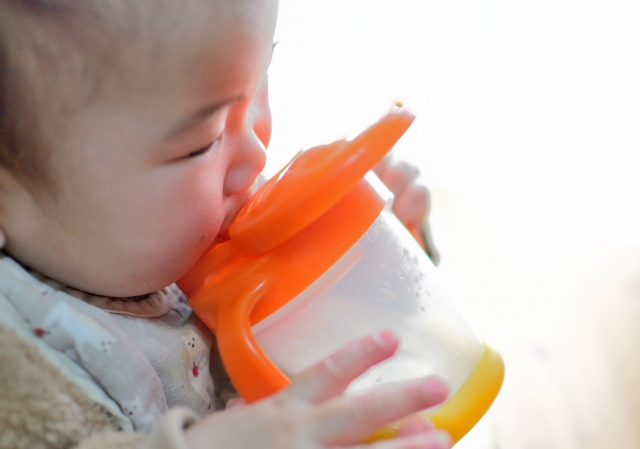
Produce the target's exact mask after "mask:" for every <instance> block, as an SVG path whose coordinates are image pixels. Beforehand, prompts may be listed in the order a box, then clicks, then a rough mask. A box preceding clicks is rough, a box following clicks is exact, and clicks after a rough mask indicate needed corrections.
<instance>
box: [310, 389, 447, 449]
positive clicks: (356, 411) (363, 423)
mask: <svg viewBox="0 0 640 449" xmlns="http://www.w3.org/2000/svg"><path fill="white" fill-rule="evenodd" d="M446 397H447V386H446V385H445V384H444V382H443V381H442V380H440V379H438V378H435V377H428V378H426V379H420V380H416V381H411V382H403V383H398V384H394V385H387V386H383V387H379V388H376V389H374V390H371V391H369V392H368V393H365V394H362V395H359V396H339V397H337V398H335V399H333V400H331V401H329V402H327V403H326V404H323V405H322V407H321V408H320V409H319V410H318V412H317V416H316V418H317V419H316V429H315V432H317V433H316V434H317V436H318V438H320V440H321V441H323V442H325V443H326V444H336V443H338V444H340V443H347V442H350V441H357V440H359V439H361V438H364V437H366V436H367V435H370V434H371V433H373V432H374V431H375V430H376V429H378V428H379V427H381V426H383V425H385V424H388V423H390V422H393V421H397V420H398V419H402V418H404V417H406V416H408V415H410V414H411V413H415V412H418V411H421V410H424V409H427V408H430V407H433V406H435V405H438V404H440V403H441V402H443V401H444V400H445V399H446Z"/></svg>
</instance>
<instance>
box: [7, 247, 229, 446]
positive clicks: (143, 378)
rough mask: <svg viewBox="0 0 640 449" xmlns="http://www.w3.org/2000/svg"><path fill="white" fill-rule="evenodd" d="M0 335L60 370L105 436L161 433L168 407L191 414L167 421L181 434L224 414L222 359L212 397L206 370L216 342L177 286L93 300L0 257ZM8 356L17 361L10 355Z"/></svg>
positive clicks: (179, 412)
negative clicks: (215, 413)
mask: <svg viewBox="0 0 640 449" xmlns="http://www.w3.org/2000/svg"><path fill="white" fill-rule="evenodd" d="M0 330H1V331H3V332H4V333H6V335H9V337H8V338H9V339H10V341H14V340H11V339H12V338H14V337H15V338H16V340H15V341H16V343H15V344H12V345H11V346H13V347H24V348H25V349H24V351H22V352H27V353H29V355H30V357H32V358H33V357H35V358H36V359H38V360H37V363H42V364H44V365H45V366H46V367H45V368H44V370H45V371H47V370H49V369H51V370H53V371H57V372H58V373H59V374H60V375H61V378H63V379H64V381H61V382H63V383H65V384H66V382H68V383H69V384H70V385H71V387H70V388H71V389H72V390H73V391H74V392H75V393H74V394H76V395H84V396H85V398H86V399H87V400H88V401H87V403H89V404H91V406H90V408H91V407H92V408H93V409H94V410H95V411H97V412H98V415H102V416H103V417H104V418H105V423H108V424H107V425H105V426H104V427H105V429H106V428H110V429H112V430H115V431H142V432H144V433H149V432H152V431H154V429H156V428H158V427H159V426H160V427H162V424H160V423H161V421H162V420H163V419H165V418H164V417H165V415H167V411H168V410H169V409H171V408H173V407H178V406H182V407H186V408H188V409H189V410H191V412H185V410H179V411H178V412H176V413H174V415H173V416H169V417H168V419H165V421H169V422H170V421H171V420H172V419H173V421H176V420H177V422H179V423H178V424H176V423H175V422H174V426H175V425H177V426H178V427H177V429H178V431H180V430H181V429H180V426H181V425H184V423H187V422H191V421H193V419H195V417H194V415H195V416H202V415H204V414H206V413H207V412H209V411H210V410H212V409H215V408H219V407H220V406H221V402H222V401H221V400H218V401H217V402H218V403H217V404H216V397H217V396H219V394H220V390H221V387H222V385H224V384H226V382H225V379H224V374H223V373H221V372H220V369H221V365H220V364H219V362H218V361H215V363H214V365H215V368H216V370H217V371H218V372H217V373H216V377H218V378H219V382H218V383H219V385H217V387H218V388H217V389H216V392H215V393H214V382H213V378H212V374H211V372H210V354H211V352H212V345H213V340H214V338H213V336H212V334H211V333H210V331H209V330H208V329H206V327H205V326H204V325H203V324H202V322H201V321H200V320H199V319H198V318H197V317H196V316H195V315H194V314H193V313H192V311H191V309H190V308H189V305H188V304H187V302H186V298H185V297H184V295H183V294H182V293H181V292H180V290H179V289H178V288H177V287H176V286H175V285H174V286H171V287H168V288H165V289H163V290H160V291H158V292H155V293H152V294H149V295H144V296H141V297H136V298H126V299H123V298H106V297H99V296H94V295H90V294H87V293H84V292H80V291H77V290H74V289H71V288H69V287H66V286H64V285H61V284H59V283H57V282H55V281H52V280H50V279H47V278H44V277H43V276H41V275H39V274H37V273H33V272H30V271H28V270H27V269H25V268H24V267H23V266H21V265H20V264H18V263H17V262H16V261H14V260H13V259H11V258H10V257H9V256H6V255H1V256H0ZM5 349H8V348H5V347H2V348H1V349H0V352H2V353H6V352H7V351H6V350H5ZM3 355H4V356H6V354H3ZM214 355H216V352H215V351H214ZM11 357H12V359H15V358H16V357H17V358H20V357H22V354H21V353H20V351H18V352H16V351H13V352H12V353H11ZM214 359H215V357H214ZM14 362H16V361H15V360H12V362H11V363H14ZM18 362H19V361H18ZM18 362H16V363H18ZM37 363H36V364H37ZM32 364H33V363H32ZM22 365H24V364H22ZM22 365H20V366H22ZM6 369H8V368H7V366H5V365H0V373H2V372H3V371H4V374H0V379H2V380H3V381H4V379H10V383H12V384H16V385H17V389H18V390H19V389H20V388H21V386H20V385H19V384H20V379H12V377H11V376H12V373H7V372H6ZM55 376H57V375H54V377H55ZM56 378H57V377H56ZM0 388H2V386H0ZM12 388H13V391H15V390H16V387H12ZM25 391H28V389H27V390H25ZM76 402H78V401H76ZM80 402H81V401H80ZM2 404H4V402H1V400H0V434H6V432H9V433H10V432H11V430H12V429H11V428H10V426H11V424H10V423H7V422H5V421H4V419H5V418H6V419H8V420H10V419H11V417H10V416H3V415H5V414H6V412H7V410H5V411H3V410H2V408H3V405H2ZM4 405H8V404H4ZM43 406H46V404H43ZM59 412H60V413H63V412H64V411H63V410H62V411H59ZM176 416H178V418H176ZM5 426H6V427H7V428H6V429H4V428H3V427H5ZM45 427H46V426H45ZM98 427H99V426H98ZM96 430H98V429H96ZM163 431H166V429H164V430H163V429H160V432H163ZM178 437H179V436H178ZM3 438H4V437H0V446H2V447H12V446H9V445H3V443H5V441H3ZM136 438H139V437H136ZM4 439H6V438H4ZM80 442H81V441H77V442H76V443H80ZM166 443H167V441H165V442H164V443H163V444H166ZM15 447H18V446H15ZM29 447H36V446H35V445H33V444H32V445H31V446H29ZM40 447H57V446H55V445H47V444H44V445H41V446H40ZM91 447H109V446H100V445H97V446H91ZM118 447H119V446H118ZM127 447H128V446H127ZM131 447H138V446H131ZM165 447H173V446H165Z"/></svg>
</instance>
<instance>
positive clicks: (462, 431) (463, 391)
mask: <svg viewBox="0 0 640 449" xmlns="http://www.w3.org/2000/svg"><path fill="white" fill-rule="evenodd" d="M503 379H504V362H503V361H502V357H501V356H500V354H498V353H497V352H496V351H494V350H493V349H491V348H490V347H489V346H488V345H486V344H485V345H484V350H483V352H482V356H481V357H480V361H479V362H478V365H477V366H476V368H475V369H474V370H473V371H472V373H471V375H470V376H469V377H468V378H467V380H466V381H465V383H464V384H462V386H461V387H460V388H459V389H458V391H456V392H455V394H454V395H453V396H451V397H450V398H449V399H448V400H447V401H446V402H445V403H444V404H443V405H442V406H440V407H438V408H437V409H435V410H434V411H432V412H429V413H427V414H426V416H427V417H428V418H429V419H430V420H431V421H432V422H433V424H434V425H435V426H436V428H437V429H439V430H444V431H447V432H448V433H449V434H450V435H451V438H453V441H454V442H458V441H459V440H460V439H461V438H462V437H463V436H465V435H466V433H467V432H469V430H471V428H472V427H473V426H475V425H476V423H477V422H478V421H479V420H480V418H482V416H483V415H484V414H485V413H486V411H487V410H488V409H489V407H490V406H491V404H492V403H493V400H494V399H495V398H496V396H497V395H498V392H499V391H500V387H501V386H502V381H503ZM398 426H399V423H396V424H395V425H391V426H386V427H382V428H380V429H378V430H377V431H376V432H375V433H374V434H373V435H371V436H370V437H369V438H367V439H366V441H367V442H371V441H375V440H381V439H387V438H393V437H395V436H396V433H397V432H398Z"/></svg>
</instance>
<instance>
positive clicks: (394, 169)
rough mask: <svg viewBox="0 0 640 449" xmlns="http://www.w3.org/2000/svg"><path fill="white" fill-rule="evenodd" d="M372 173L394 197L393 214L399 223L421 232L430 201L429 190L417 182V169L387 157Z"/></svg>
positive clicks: (418, 173)
mask: <svg viewBox="0 0 640 449" xmlns="http://www.w3.org/2000/svg"><path fill="white" fill-rule="evenodd" d="M373 171H374V172H375V173H376V175H378V177H379V178H380V180H381V181H382V182H383V183H384V185H386V186H387V188H388V189H389V190H391V192H392V193H393V195H394V196H395V199H394V201H393V212H394V213H395V214H396V216H397V217H398V218H399V219H400V221H401V222H402V223H404V225H405V226H406V227H408V228H412V227H413V228H415V229H417V230H419V231H422V227H423V226H424V221H425V218H426V217H427V215H428V213H429V209H430V207H431V201H430V197H429V190H428V189H427V187H426V186H425V185H423V184H421V183H420V182H419V176H420V170H418V167H416V166H415V165H412V164H409V163H407V162H404V161H395V160H393V158H392V157H391V156H387V157H385V158H384V159H383V160H382V161H381V162H379V163H378V165H376V166H375V167H374V169H373Z"/></svg>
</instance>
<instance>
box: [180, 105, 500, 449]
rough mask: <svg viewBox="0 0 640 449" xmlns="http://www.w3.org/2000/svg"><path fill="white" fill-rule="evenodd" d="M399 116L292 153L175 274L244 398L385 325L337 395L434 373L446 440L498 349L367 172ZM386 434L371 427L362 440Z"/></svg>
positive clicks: (460, 425)
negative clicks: (377, 355)
mask: <svg viewBox="0 0 640 449" xmlns="http://www.w3.org/2000/svg"><path fill="white" fill-rule="evenodd" d="M413 119H414V115H413V114H412V113H410V112H409V111H407V110H406V109H400V110H398V111H396V112H393V113H390V114H388V115H387V116H385V117H383V118H382V119H381V120H379V121H378V122H377V123H375V124H374V125H373V126H371V127H370V128H368V129H366V130H365V131H363V132H362V133H361V134H360V135H358V136H357V137H355V138H353V139H351V140H341V141H337V142H334V143H331V144H329V145H321V146H318V147H314V148H310V149H308V150H304V151H301V152H300V153H298V155H296V156H295V157H294V158H293V159H292V161H291V162H289V164H287V165H286V166H285V167H284V168H283V169H282V170H281V171H280V172H279V173H277V174H276V175H275V176H274V177H273V178H271V179H270V180H269V181H267V182H266V183H265V184H264V185H263V186H262V187H261V188H260V189H259V190H258V191H257V192H256V194H255V195H254V196H253V197H252V198H251V199H250V200H249V202H248V203H247V204H246V205H245V206H244V207H243V208H242V209H241V211H240V212H239V213H238V215H237V217H236V218H235V219H234V221H233V223H232V224H231V226H230V228H229V234H230V239H229V240H228V241H226V242H224V243H220V244H216V245H213V246H212V247H211V248H210V249H209V250H208V251H207V252H206V254H204V255H203V256H202V258H201V259H200V260H199V261H198V262H197V263H196V264H195V266H194V267H193V268H192V269H191V270H190V271H189V272H188V273H187V274H186V275H185V276H184V277H183V278H182V279H180V281H179V282H178V286H179V287H180V288H181V289H182V290H183V291H184V293H185V294H186V295H187V297H188V298H189V303H190V305H191V307H192V308H193V310H194V311H195V313H196V314H197V315H198V317H200V319H202V320H203V321H204V323H205V324H206V325H207V326H208V327H209V328H210V329H211V330H212V331H213V332H214V333H215V335H216V337H217V340H218V346H219V350H220V355H221V358H222V362H223V364H224V366H225V368H226V370H227V372H228V374H229V377H230V378H231V381H232V382H233V384H234V386H235V387H236V388H237V390H238V392H239V393H240V394H241V395H242V396H243V397H244V398H245V399H246V400H247V401H248V402H251V401H255V400H257V399H260V398H262V397H264V396H267V395H269V394H272V393H274V392H276V391H278V390H279V389H281V388H283V387H285V386H286V385H287V384H288V383H289V377H290V376H294V375H296V374H298V373H300V372H301V371H303V370H304V369H306V368H308V367H310V366H312V365H313V364H315V363H317V362H319V361H320V360H321V359H323V358H325V357H326V356H328V355H330V354H331V353H333V352H334V351H336V350H337V349H339V348H341V347H342V346H344V345H346V344H347V343H349V342H351V341H353V340H355V339H358V338H360V337H364V336H366V335H369V334H372V333H374V332H378V331H381V330H387V329H390V330H392V331H394V332H395V333H396V335H398V336H399V337H400V340H401V346H400V348H399V349H398V352H397V353H396V354H395V356H394V357H393V358H391V359H390V360H387V361H386V362H384V363H382V364H380V365H377V366H376V367H374V368H373V369H371V370H369V371H368V372H366V373H365V374H363V375H362V376H361V377H360V378H358V379H356V381H354V382H353V383H352V385H350V387H349V389H348V390H347V394H350V393H357V392H360V391H364V390H366V389H367V388H371V387H373V386H377V385H381V384H383V383H387V382H397V381H402V380H408V379H413V378H419V377H423V376H427V375H432V374H436V375H438V376H440V377H441V378H442V379H444V380H445V382H447V383H448V386H449V392H450V396H449V398H448V399H447V401H446V402H445V403H444V404H442V405H440V406H438V407H434V408H432V409H429V410H426V411H425V414H426V415H427V416H428V417H429V418H430V419H431V420H432V421H433V423H434V425H435V426H436V427H437V428H439V429H443V430H446V431H448V432H449V433H450V434H451V436H452V438H453V439H454V441H457V440H459V439H460V438H462V436H464V435H465V433H467V432H468V431H469V430H470V429H471V427H473V426H474V425H475V423H476V422H477V421H478V420H479V419H480V418H481V417H482V415H483V414H484V413H485V412H486V410H487V409H488V408H489V406H490V405H491V403H492V402H493V400H494V398H495V396H496V395H497V394H498V391H499V390H500V387H501V385H502V379H503V376H504V366H503V363H502V359H501V357H500V355H499V354H497V353H496V352H495V351H493V350H492V349H491V348H490V347H489V346H487V345H486V344H485V343H483V341H482V340H481V339H480V338H479V337H478V336H477V335H476V334H475V333H474V331H473V330H472V329H471V328H470V327H469V325H468V324H467V323H466V322H465V320H464V319H463V317H462V316H461V315H460V313H459V311H458V310H457V309H456V307H455V306H454V304H453V303H452V302H451V300H450V299H449V298H448V296H447V293H446V291H445V289H444V288H443V287H442V285H443V283H442V282H440V281H439V280H438V271H437V270H436V268H435V267H434V266H433V264H432V263H431V261H430V259H429V258H428V257H427V255H426V253H425V252H424V250H423V249H422V248H421V246H420V245H419V244H418V242H417V241H416V240H415V239H414V238H413V237H412V235H411V233H410V232H409V231H408V230H407V229H406V228H405V227H404V226H403V225H402V224H401V223H400V222H399V220H398V219H397V218H396V217H395V215H393V213H392V212H391V205H392V201H393V197H392V194H391V193H390V192H389V191H388V190H387V189H386V188H385V187H384V185H383V184H382V183H381V182H380V180H379V179H378V178H377V177H376V176H375V174H373V172H371V171H370V169H371V168H373V166H374V165H375V164H376V163H377V162H378V161H380V160H381V159H382V158H383V156H384V155H385V154H386V153H387V152H388V151H389V150H390V149H391V147H392V146H393V145H394V144H395V142H396V141H397V140H398V139H399V138H400V137H401V136H402V135H403V134H404V132H405V131H406V130H407V129H408V128H409V126H410V125H411V123H412V122H413ZM396 430H397V426H396V425H392V426H389V427H385V428H383V429H380V430H379V431H378V432H377V433H376V434H375V435H374V436H372V438H389V437H393V436H394V435H395V432H396Z"/></svg>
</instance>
